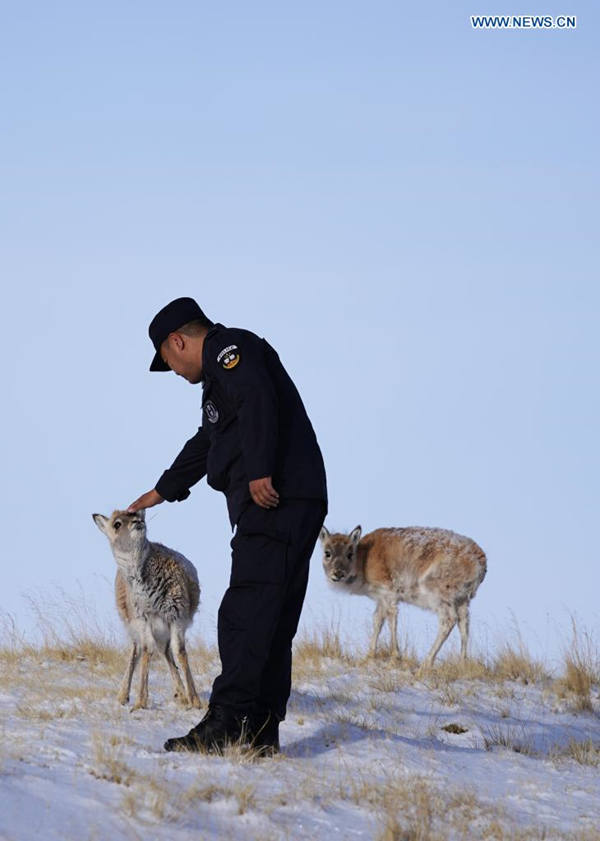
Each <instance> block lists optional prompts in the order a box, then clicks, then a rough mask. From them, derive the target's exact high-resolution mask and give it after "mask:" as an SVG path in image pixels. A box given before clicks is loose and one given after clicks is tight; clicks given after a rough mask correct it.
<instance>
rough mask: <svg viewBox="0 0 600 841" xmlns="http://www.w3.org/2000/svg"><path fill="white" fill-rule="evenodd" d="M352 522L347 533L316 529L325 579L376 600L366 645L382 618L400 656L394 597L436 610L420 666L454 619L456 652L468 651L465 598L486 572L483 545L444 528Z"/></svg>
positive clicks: (428, 661)
mask: <svg viewBox="0 0 600 841" xmlns="http://www.w3.org/2000/svg"><path fill="white" fill-rule="evenodd" d="M361 533H362V529H361V527H360V526H357V527H356V528H355V529H353V531H351V532H350V534H330V533H329V532H328V531H327V529H326V528H325V526H323V528H322V529H321V534H320V540H321V543H322V546H323V567H324V569H325V575H326V576H327V578H328V580H329V581H330V582H331V584H333V585H334V586H335V587H338V588H340V589H342V590H344V591H345V592H347V593H358V594H362V595H365V596H369V597H370V598H371V599H374V600H375V602H376V603H377V607H376V608H375V615H374V623H373V635H372V637H371V644H370V648H369V654H370V656H373V655H374V654H375V650H376V648H377V640H378V638H379V634H380V633H381V629H382V627H383V623H384V621H385V620H386V619H387V621H388V624H389V626H390V631H391V638H392V646H391V647H392V656H396V657H399V656H400V651H399V649H398V634H397V620H398V602H407V603H408V604H414V605H417V606H418V607H422V608H425V610H433V611H435V612H436V613H437V615H438V620H439V628H438V634H437V637H436V640H435V642H434V643H433V645H432V647H431V650H430V652H429V654H428V655H427V657H426V659H425V662H424V665H426V666H431V665H432V664H433V661H434V660H435V657H436V655H437V653H438V651H439V650H440V648H441V647H442V645H443V644H444V642H445V641H446V640H447V638H448V636H449V634H450V631H451V630H452V628H453V627H454V625H455V624H456V623H458V628H459V631H460V639H461V646H460V650H461V656H462V657H463V659H464V658H466V656H467V643H468V639H469V602H470V601H471V599H472V598H473V596H474V595H475V593H476V592H477V588H478V587H479V585H480V584H481V582H482V581H483V579H484V577H485V573H486V565H487V564H486V557H485V553H484V552H483V550H482V549H481V548H480V547H479V546H478V545H477V544H476V543H475V541H474V540H471V538H469V537H463V535H461V534H456V533H455V532H453V531H448V530H446V529H435V528H422V527H419V526H411V527H408V528H384V529H375V531H372V532H370V533H369V534H366V535H365V536H364V537H363V538H362V540H361Z"/></svg>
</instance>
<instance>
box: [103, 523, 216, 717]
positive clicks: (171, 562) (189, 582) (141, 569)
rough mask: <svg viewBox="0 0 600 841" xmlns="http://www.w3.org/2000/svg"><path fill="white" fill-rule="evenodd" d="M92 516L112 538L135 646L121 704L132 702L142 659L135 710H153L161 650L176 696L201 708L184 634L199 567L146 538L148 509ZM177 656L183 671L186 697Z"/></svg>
mask: <svg viewBox="0 0 600 841" xmlns="http://www.w3.org/2000/svg"><path fill="white" fill-rule="evenodd" d="M92 516H93V518H94V522H95V523H96V525H97V526H98V528H99V529H100V531H102V532H103V533H104V534H105V535H106V536H107V538H108V540H109V542H110V547H111V549H112V553H113V555H114V558H115V561H116V563H117V575H116V578H115V598H116V602H117V611H118V613H119V616H120V617H121V619H122V620H123V623H124V625H125V627H126V629H127V632H128V634H129V636H130V638H131V643H132V647H131V654H130V657H129V663H128V665H127V669H126V671H125V675H124V676H123V681H122V683H121V688H120V690H119V695H118V699H119V701H120V703H121V704H126V703H127V702H128V701H129V692H130V690H131V680H132V677H133V673H134V671H135V667H136V666H137V664H138V661H139V660H140V658H141V668H140V683H139V692H138V698H137V702H136V704H135V706H134V708H133V709H145V708H146V707H147V706H148V670H149V667H150V658H151V657H152V654H153V652H154V650H155V649H156V648H158V650H159V651H160V653H161V654H162V655H163V657H164V658H165V660H166V661H167V664H168V666H169V671H170V672H171V677H172V679H173V684H174V686H175V697H176V698H177V699H178V700H180V701H181V702H183V703H186V702H187V703H188V704H189V705H191V706H192V707H200V700H199V698H198V693H197V692H196V687H195V686H194V679H193V677H192V672H191V670H190V665H189V662H188V657H187V651H186V648H185V632H186V630H187V629H188V627H189V626H190V625H191V624H192V621H193V618H194V613H195V612H196V609H197V607H198V602H199V600H200V586H199V584H198V574H197V572H196V568H195V567H194V565H193V564H192V563H191V562H190V561H188V559H187V558H185V557H184V556H183V555H181V554H180V553H179V552H175V551H174V550H173V549H168V548H167V547H166V546H163V545H162V543H151V542H150V541H149V540H148V539H147V537H146V522H145V517H144V511H143V510H142V511H137V512H136V513H135V514H128V513H127V512H126V511H113V513H112V514H111V516H110V517H105V516H103V515H102V514H93V515H92ZM173 652H175V653H176V655H177V658H178V660H179V662H180V664H181V667H182V669H183V673H184V677H185V682H186V687H187V693H186V689H184V686H183V683H182V681H181V677H180V675H179V670H178V668H177V664H176V662H175V658H174V657H173Z"/></svg>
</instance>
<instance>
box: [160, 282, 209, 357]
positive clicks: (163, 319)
mask: <svg viewBox="0 0 600 841" xmlns="http://www.w3.org/2000/svg"><path fill="white" fill-rule="evenodd" d="M197 319H199V320H200V321H204V322H205V323H206V324H207V325H211V324H212V321H210V320H209V319H208V318H207V317H206V316H205V315H204V313H203V312H202V310H201V309H200V307H199V306H198V304H197V303H196V302H195V301H194V299H193V298H175V300H174V301H171V303H170V304H167V306H166V307H163V308H162V310H161V311H160V312H157V313H156V315H155V316H154V318H153V319H152V321H151V322H150V326H149V327H148V335H149V336H150V339H151V341H152V344H153V345H154V349H155V351H156V353H155V355H154V359H153V360H152V364H151V365H150V370H151V371H170V370H171V369H170V368H169V366H168V365H167V364H166V363H165V362H163V360H162V356H161V355H160V346H161V345H162V343H163V342H164V340H165V339H166V338H167V336H168V335H169V334H170V333H173V332H174V331H175V330H178V329H179V328H180V327H183V325H184V324H187V323H188V322H189V321H196V320H197Z"/></svg>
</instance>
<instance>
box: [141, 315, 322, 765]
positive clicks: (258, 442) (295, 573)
mask: <svg viewBox="0 0 600 841" xmlns="http://www.w3.org/2000/svg"><path fill="white" fill-rule="evenodd" d="M149 334H150V338H151V340H152V343H153V344H154V348H155V350H156V354H155V356H154V359H153V361H152V364H151V366H150V370H151V371H169V370H172V371H175V373H176V374H178V375H179V376H183V377H185V378H186V379H187V380H188V382H190V383H193V384H196V383H202V387H203V395H202V426H201V427H200V428H199V429H198V432H197V433H196V434H195V435H194V436H193V438H190V440H189V441H188V442H187V443H186V444H185V446H184V447H183V449H182V450H181V452H180V453H179V455H178V456H177V458H176V459H175V461H174V462H173V464H172V465H171V467H170V468H169V469H168V470H166V471H165V472H164V473H163V474H162V476H161V477H160V479H159V480H158V482H157V483H156V487H155V488H154V489H153V490H151V491H148V493H145V494H143V495H142V496H141V497H139V499H137V500H136V501H135V502H133V503H132V504H131V505H130V506H129V509H128V510H129V511H137V510H139V509H141V508H149V507H150V506H152V505H156V504H158V503H160V502H162V501H163V500H165V499H166V500H168V501H169V502H173V501H175V500H183V499H186V498H187V497H188V496H189V495H190V491H189V489H190V488H191V486H192V485H194V484H195V483H196V482H198V481H199V480H200V479H201V478H202V477H203V476H205V475H206V476H207V481H208V484H209V485H210V486H211V487H213V488H215V489H216V490H220V491H223V493H224V494H225V496H226V499H227V507H228V510H229V519H230V521H231V525H232V528H233V527H235V535H234V537H233V539H232V541H231V548H232V565H231V578H230V584H229V588H228V589H227V591H226V593H225V596H224V597H223V601H222V603H221V606H220V608H219V616H218V643H219V654H220V657H221V666H222V671H221V674H220V675H219V676H218V677H217V678H216V680H215V681H214V684H213V688H212V692H211V696H210V699H209V708H208V712H207V713H206V715H205V716H204V718H203V719H202V721H201V722H200V723H199V724H198V725H196V727H194V728H192V730H190V732H189V733H188V734H187V735H186V736H181V737H179V738H174V739H169V740H168V741H167V742H166V743H165V748H166V750H201V751H208V752H214V751H217V752H218V751H220V750H221V749H222V748H223V747H224V745H226V744H228V743H230V742H234V741H236V742H238V743H243V744H249V745H251V746H252V747H254V748H255V749H257V750H258V751H259V752H261V753H273V752H276V751H277V750H279V729H278V728H279V722H280V721H281V720H283V718H285V710H286V704H287V701H288V698H289V694H290V686H291V665H292V639H293V637H294V635H295V633H296V629H297V627H298V620H299V618H300V611H301V609H302V603H303V601H304V595H305V592H306V585H307V581H308V566H309V560H310V557H311V555H312V552H313V549H314V546H315V543H316V540H317V537H318V534H319V531H320V528H321V526H322V524H323V520H324V518H325V514H326V512H327V489H326V480H325V468H324V465H323V459H322V456H321V451H320V449H319V445H318V443H317V439H316V436H315V433H314V430H313V428H312V425H311V423H310V420H309V418H308V416H307V414H306V411H305V409H304V406H303V404H302V400H301V399H300V395H299V394H298V391H297V390H296V387H295V385H294V383H293V382H292V380H291V379H290V377H289V375H288V374H287V372H286V370H285V368H284V367H283V365H282V364H281V362H280V360H279V357H278V355H277V353H276V352H275V350H274V349H273V348H272V347H271V346H270V345H269V344H268V342H266V341H265V339H261V338H259V337H258V336H256V335H255V334H254V333H251V332H249V331H248V330H240V329H237V328H230V327H224V326H223V325H222V324H213V322H212V321H210V320H209V319H207V318H206V316H205V315H204V313H203V312H202V310H201V309H200V307H199V306H198V304H197V303H196V302H195V301H194V300H193V299H192V298H177V299H176V300H175V301H171V303H170V304H167V306H166V307H164V308H163V309H162V310H161V311H160V312H159V313H158V314H157V315H156V316H155V317H154V319H153V320H152V322H151V324H150V327H149Z"/></svg>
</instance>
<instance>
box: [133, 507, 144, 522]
mask: <svg viewBox="0 0 600 841" xmlns="http://www.w3.org/2000/svg"><path fill="white" fill-rule="evenodd" d="M135 513H136V514H137V515H138V517H139V518H140V520H144V521H145V520H146V509H145V508H140V509H139V510H138V511H136V512H135Z"/></svg>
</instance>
